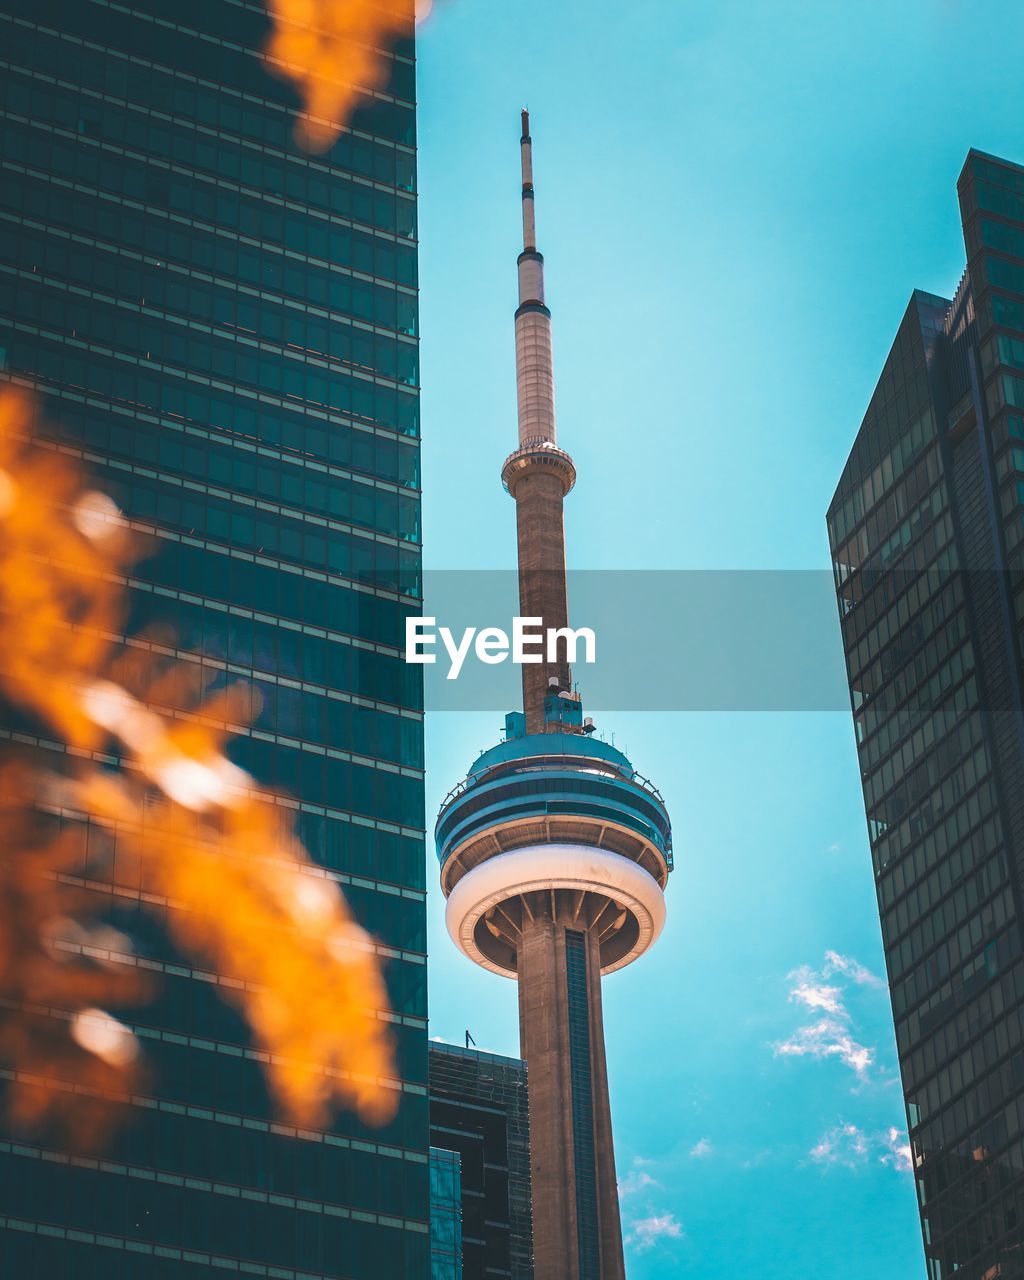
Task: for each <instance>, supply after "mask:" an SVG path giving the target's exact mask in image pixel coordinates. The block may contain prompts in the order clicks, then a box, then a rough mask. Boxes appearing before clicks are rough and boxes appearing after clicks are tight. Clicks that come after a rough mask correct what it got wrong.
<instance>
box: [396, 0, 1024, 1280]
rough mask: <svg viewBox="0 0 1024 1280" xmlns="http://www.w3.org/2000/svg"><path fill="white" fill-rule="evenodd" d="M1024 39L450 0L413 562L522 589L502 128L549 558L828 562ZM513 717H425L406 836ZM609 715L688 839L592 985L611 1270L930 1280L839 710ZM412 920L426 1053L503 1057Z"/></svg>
mask: <svg viewBox="0 0 1024 1280" xmlns="http://www.w3.org/2000/svg"><path fill="white" fill-rule="evenodd" d="M1022 43H1024V10H1022V8H1021V6H1020V5H1019V3H1015V2H1005V3H1004V0H959V2H957V0H899V2H898V3H892V0H885V3H879V2H877V0H857V2H856V3H845V4H836V3H816V4H812V3H810V2H809V0H801V2H799V3H797V2H795V0H789V2H786V0H700V2H699V3H698V2H696V0H693V2H687V0H673V2H670V0H633V2H632V3H630V4H627V5H623V6H621V7H620V6H616V5H613V4H612V3H610V0H600V3H596V4H587V3H582V0H560V3H557V4H555V3H551V0H548V2H547V3H541V0H518V2H517V3H516V4H508V3H507V2H505V0H502V2H499V0H438V3H437V5H436V7H435V11H434V14H433V15H432V17H431V18H430V19H429V20H428V21H427V22H426V23H425V24H424V26H423V27H422V28H421V42H420V87H419V96H420V104H421V124H420V147H421V151H420V187H421V192H422V201H421V219H420V230H421V242H422V244H421V248H422V256H421V284H422V290H423V293H422V330H423V351H422V356H423V359H422V365H423V380H424V392H423V410H424V413H423V417H424V429H423V434H424V494H425V499H424V506H425V512H424V525H425V548H426V559H427V565H428V567H431V568H445V569H453V568H473V569H485V568H493V567H500V568H508V567H510V566H511V565H512V564H513V563H514V553H515V545H514V511H513V507H512V504H511V503H510V502H509V500H508V499H507V498H506V497H505V496H504V495H503V493H502V491H501V487H500V484H499V481H498V470H499V467H500V464H501V461H502V459H503V458H504V457H505V455H506V453H507V452H508V451H509V450H510V449H511V448H512V447H513V442H514V439H515V385H514V361H513V336H512V313H513V310H514V306H515V256H516V252H517V249H518V240H517V236H518V222H517V219H518V204H517V200H518V174H517V169H516V166H517V163H518V147H517V136H518V134H517V125H518V116H517V112H518V109H519V107H520V106H522V105H524V104H528V105H529V106H530V108H531V111H532V113H533V134H534V139H535V159H536V177H537V200H538V224H539V236H540V246H541V248H542V250H543V251H544V253H545V256H546V258H547V264H548V298H549V302H550V304H551V306H552V309H553V313H554V326H555V361H556V378H557V395H558V414H559V432H560V441H561V443H562V444H564V446H565V447H566V448H568V449H569V450H570V451H571V452H572V454H573V456H574V458H575V460H576V463H577V466H578V469H579V476H580V479H579V484H578V486H577V489H576V491H575V492H574V493H573V495H572V496H571V498H570V499H569V501H568V504H567V510H566V518H567V535H568V554H569V559H570V562H571V564H572V565H573V566H574V567H576V568H581V569H583V568H587V569H599V568H643V569H660V568H672V569H678V568H686V569H689V568H742V569H752V568H773V569H794V568H796V569H809V568H823V567H826V566H827V563H828V553H827V542H826V536H825V528H824V518H823V516H824V511H825V508H826V506H827V504H828V501H829V499H830V497H831V494H832V491H833V489H834V486H835V483H836V480H837V478H838V475H839V472H840V469H841V467H842V464H843V462H844V460H845V458H846V455H847V452H848V450H849V447H850V444H851V442H852V440H853V437H854V434H855V432H856V429H857V426H858V424H859V421H860V417H861V415H862V413H863V410H864V408H865V406H866V404H867V401H868V398H869V395H870V393H871V390H872V388H873V385H874V380H875V377H876V376H877V373H878V371H879V369H880V367H881V364H882V361H883V359H884V357H885V354H886V352H887V350H888V346H889V343H890V342H891V339H892V336H893V334H894V333H895V329H896V326H897V323H898V321H899V319H900V316H901V314H902V312H903V309H904V307H905V306H906V303H907V300H908V297H909V295H910V292H911V290H912V289H913V288H914V287H920V288H924V289H927V290H930V291H933V292H937V293H942V294H946V295H947V296H950V295H951V293H952V291H953V290H954V289H955V287H956V283H957V280H958V279H959V276H960V273H961V271H962V269H963V260H964V259H963V245H962V242H961V239H960V233H959V221H958V214H957V205H956V194H955V183H956V178H957V175H958V173H959V171H960V167H961V165H962V163H963V159H964V156H965V155H966V152H967V149H968V148H969V147H970V146H976V147H978V148H980V149H982V150H986V151H991V152H995V153H997V154H1002V155H1006V156H1008V157H1010V158H1012V159H1017V160H1022V159H1024V143H1022V142H1021V141H1020V138H1019V133H1020V128H1019V125H1020V120H1021V119H1022V118H1024V80H1022V79H1021V77H1020V72H1019V60H1018V59H1015V58H1013V57H1004V56H1001V51H1002V50H1004V49H1012V48H1019V47H1021V45H1022ZM752 632H756V627H755V625H754V620H752ZM836 643H837V644H838V629H837V632H836ZM679 660H680V661H685V653H680V655H679ZM583 692H584V696H585V693H586V689H585V685H584V688H583ZM499 721H500V718H499V717H498V716H496V715H458V716H456V715H452V714H444V713H433V714H431V715H430V716H429V717H428V724H427V734H428V756H427V763H428V791H427V799H428V813H430V814H433V813H434V812H435V811H436V807H437V803H438V802H439V800H440V798H441V796H442V795H443V794H444V792H445V791H446V790H447V789H448V787H449V786H451V785H452V784H453V783H454V782H455V781H457V780H458V779H459V778H460V777H461V776H462V775H463V774H464V773H465V771H466V767H467V766H468V764H469V763H470V761H471V759H472V757H473V756H474V755H475V753H476V751H477V750H478V749H479V748H481V747H483V746H486V745H489V744H490V743H491V742H493V741H495V740H496V739H497V736H498V729H499ZM600 727H601V728H602V729H606V730H608V731H613V732H615V733H616V736H617V741H618V742H619V744H620V745H625V746H627V748H628V750H629V751H630V753H631V755H632V757H633V759H634V762H635V763H636V764H637V765H638V767H639V768H640V769H641V771H642V772H644V773H646V774H648V775H649V776H651V777H652V778H654V779H655V781H657V782H658V784H659V785H660V786H661V788H662V790H663V791H664V793H665V796H666V799H667V801H668V803H669V806H670V810H671V812H672V815H673V820H674V824H675V836H676V839H675V844H676V866H677V870H676V872H675V874H674V876H673V879H672V883H671V885H670V891H669V922H668V925H667V927H666V930H665V933H664V935H663V937H662V939H661V941H660V943H659V945H658V946H657V947H656V948H655V949H654V950H653V951H652V952H651V953H650V954H649V955H647V956H645V957H644V958H643V959H642V960H641V961H639V962H638V963H637V964H635V965H633V966H632V967H631V968H629V969H627V970H625V971H624V972H622V973H620V974H617V975H614V976H613V977H612V978H611V979H610V980H608V981H607V982H606V983H605V1006H606V1016H605V1023H606V1029H607V1034H608V1061H609V1070H610V1075H611V1087H612V1106H613V1115H614V1121H615V1127H616V1135H617V1139H616V1140H617V1156H618V1162H619V1171H620V1179H621V1180H622V1182H623V1188H624V1195H623V1199H622V1207H623V1215H624V1222H625V1229H626V1232H627V1242H628V1244H627V1247H628V1269H629V1274H630V1277H631V1280H654V1278H655V1277H657V1278H659V1280H660V1278H661V1277H669V1276H678V1275H693V1276H700V1277H701V1280H718V1278H719V1277H721V1278H722V1280H725V1278H726V1277H728V1278H729V1280H732V1278H733V1277H735V1276H737V1275H757V1276H758V1277H759V1280H775V1278H778V1280H783V1278H785V1280H790V1278H791V1277H793V1276H795V1275H800V1274H813V1275H815V1276H820V1277H823V1278H824V1280H830V1278H831V1277H833V1276H836V1277H838V1276H840V1275H842V1276H847V1275H849V1274H852V1273H857V1274H862V1275H870V1276H871V1277H872V1278H873V1280H907V1277H912V1276H917V1275H920V1276H922V1277H923V1275H924V1265H923V1261H922V1255H921V1246H920V1240H919V1234H918V1225H917V1216H916V1210H915V1197H914V1190H913V1183H912V1179H911V1177H910V1175H909V1174H908V1173H906V1172H905V1171H904V1170H903V1169H901V1167H900V1165H901V1163H902V1161H901V1158H900V1156H899V1154H898V1152H896V1151H894V1150H893V1145H894V1144H893V1143H892V1142H891V1140H890V1134H889V1131H890V1129H892V1128H893V1127H896V1128H897V1129H899V1128H900V1127H901V1126H902V1125H903V1123H904V1116H903V1110H902V1103H901V1097H900V1089H899V1085H898V1083H897V1080H896V1066H895V1048H894V1045H893V1041H892V1029H891V1020H890V1017H889V1009H888V998H887V995H886V992H885V990H884V988H883V987H881V986H880V985H879V983H878V981H877V978H876V977H875V978H873V976H872V975H875V976H877V975H878V974H880V973H881V972H882V956H881V945H880V937H879V928H878V917H877V912H876V909H875V904H874V892H873V887H872V883H871V873H870V861H869V856H868V848H867V837H866V830H865V823H864V815H863V809H862V806H861V797H860V791H859V785H858V778H857V765H856V757H855V753H854V744H853V733H852V728H851V724H850V718H849V716H848V715H847V714H838V713H819V714H804V715H796V714H791V715H782V714H776V715H769V714H763V713H762V714H754V713H750V714H742V713H730V714H719V715H711V714H699V715H698V714H684V713H672V714H668V713H666V714H660V715H659V714H651V713H647V714H628V713H618V714H616V715H614V716H607V717H604V718H603V719H602V723H601V726H600ZM432 888H433V885H432ZM430 911H431V937H430V950H431V964H432V985H431V1017H432V1034H434V1035H439V1036H442V1037H444V1038H447V1039H456V1040H457V1039H459V1038H461V1036H462V1033H463V1030H464V1028H466V1027H469V1028H471V1029H472V1031H473V1034H474V1036H475V1038H476V1040H477V1041H478V1043H479V1044H480V1045H481V1046H485V1047H489V1048H492V1049H494V1050H497V1051H499V1052H508V1053H514V1052H516V1050H517V1045H518V1030H517V1021H516V1005H515V989H514V987H513V985H512V984H511V983H507V982H503V981H502V980H501V979H499V978H496V977H493V976H491V975H489V974H486V973H483V972H481V971H478V970H476V969H474V968H473V967H472V966H471V965H470V964H469V962H468V961H466V960H464V959H463V958H462V957H461V956H459V955H457V954H456V953H455V951H454V948H453V947H452V945H451V944H450V942H449V940H448V938H447V935H446V933H445V932H444V926H443V920H442V902H441V898H440V894H439V892H436V891H435V893H434V896H433V899H432V901H431V904H430ZM829 953H832V957H833V958H831V959H828V958H827V957H828V955H829ZM854 962H855V963H854ZM858 966H861V967H862V968H859V967H858ZM895 1145H897V1146H898V1143H897V1144H895Z"/></svg>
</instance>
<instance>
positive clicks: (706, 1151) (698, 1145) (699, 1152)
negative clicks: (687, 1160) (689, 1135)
mask: <svg viewBox="0 0 1024 1280" xmlns="http://www.w3.org/2000/svg"><path fill="white" fill-rule="evenodd" d="M713 1150H714V1147H712V1145H711V1139H710V1138H701V1139H700V1141H699V1142H695V1143H694V1144H693V1146H692V1147H691V1148H690V1157H691V1159H693V1160H706V1159H707V1157H708V1156H709V1155H711V1153H712V1151H713Z"/></svg>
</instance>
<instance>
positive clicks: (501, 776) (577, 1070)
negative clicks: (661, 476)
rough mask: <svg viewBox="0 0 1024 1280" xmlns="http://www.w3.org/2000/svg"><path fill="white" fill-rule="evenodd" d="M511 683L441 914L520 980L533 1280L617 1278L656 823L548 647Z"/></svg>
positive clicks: (444, 819) (531, 360) (473, 787)
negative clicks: (625, 1000)
mask: <svg viewBox="0 0 1024 1280" xmlns="http://www.w3.org/2000/svg"><path fill="white" fill-rule="evenodd" d="M521 151H522V175H523V189H522V208H523V251H522V253H521V254H520V255H519V260H518V268H519V307H518V309H517V311H516V315H515V334H516V374H517V389H518V408H519V444H518V447H517V448H516V449H515V450H514V451H513V452H512V453H511V454H510V455H509V457H508V458H507V459H506V461H505V463H504V466H503V467H502V472H501V478H502V483H503V484H504V486H505V488H506V490H507V491H508V493H509V494H510V495H511V497H512V498H513V499H514V500H515V504H516V523H517V532H518V558H519V612H520V614H521V615H522V616H523V617H524V618H529V619H540V620H541V621H542V623H543V628H544V630H545V631H546V632H548V633H550V632H553V631H558V630H561V629H568V610H567V603H566V580H565V540H564V532H563V523H562V508H563V501H564V499H565V497H566V495H567V494H568V493H569V492H570V491H571V489H572V488H573V486H574V485H575V483H576V468H575V466H574V465H573V461H572V458H571V457H570V456H569V454H568V453H566V452H565V450H564V449H562V448H560V447H559V445H558V442H557V438H556V430H555V399H554V373H553V362H552V351H551V312H550V311H549V310H548V307H547V304H546V302H545V300H544V258H543V256H542V255H541V254H540V253H539V252H538V249H537V234H536V217H535V209H534V186H533V143H532V139H531V136H530V119H529V115H528V113H527V112H525V111H524V112H523V130H522V139H521ZM522 684H523V709H522V711H521V712H518V711H515V712H512V713H510V714H509V715H508V716H507V717H506V733H505V740H504V741H503V742H501V743H499V744H498V745H497V746H494V747H492V748H490V749H489V750H488V751H485V752H483V754H482V755H481V756H480V757H479V758H478V759H477V760H476V761H475V762H474V764H473V766H472V768H471V770H470V772H469V775H468V776H467V777H466V778H465V779H464V780H463V781H462V782H460V783H459V784H458V785H457V786H456V787H454V788H453V789H452V791H451V792H449V794H448V796H447V797H446V798H445V800H444V802H443V804H442V805H441V810H440V813H439V814H438V818H437V825H436V828H435V837H436V843H437V854H438V859H439V862H440V871H441V887H442V889H443V891H444V894H445V896H446V898H447V906H446V915H445V918H446V923H447V927H448V931H449V933H450V934H451V937H452V939H453V941H454V942H455V945H456V946H457V947H458V948H459V949H460V950H461V951H462V952H463V954H465V955H467V956H468V957H469V958H470V959H471V960H473V961H474V962H475V963H476V964H479V965H481V966H482V967H483V968H485V969H490V970H491V971H492V972H494V973H498V974H502V975H504V976H506V977H510V978H515V979H516V980H517V982H518V984H519V1032H520V1043H521V1050H522V1056H523V1057H524V1058H525V1059H526V1062H527V1067H528V1071H529V1111H530V1162H531V1177H532V1186H533V1206H534V1210H533V1213H534V1224H533V1229H534V1274H535V1276H536V1280H623V1278H624V1275H625V1271H624V1266H623V1255H622V1229H621V1224H620V1220H619V1205H618V1193H617V1187H616V1180H615V1155H614V1149H613V1142H612V1127H611V1112H610V1107H609V1102H608V1076H607V1068H606V1064H605V1051H604V1027H603V1017H602V1010H601V977H602V975H603V974H606V973H611V972H613V971H614V970H616V969H621V968H624V967H625V966H626V965H628V964H631V963H632V961H634V960H636V959H637V958H638V957H639V956H641V955H643V953H644V952H645V951H646V950H647V949H648V948H649V947H650V946H651V945H652V944H653V943H654V942H655V941H656V940H657V938H658V935H659V934H660V932H661V929H662V926H663V925H664V922H665V901H664V891H665V887H666V885H667V882H668V877H669V874H670V872H671V871H672V865H673V864H672V828H671V823H670V821H669V816H668V812H667V810H666V807H665V802H664V800H663V799H662V797H661V794H660V792H658V790H657V789H656V788H655V787H654V786H652V784H651V783H649V782H648V781H647V780H646V779H644V778H642V777H640V775H639V774H638V773H637V772H636V770H635V769H634V768H633V766H632V764H631V763H630V761H629V760H628V759H627V757H626V756H625V755H624V754H623V753H622V752H621V751H618V750H616V748H614V747H612V746H610V745H608V744H607V743H605V742H602V741H600V740H598V739H595V738H594V737H592V736H591V735H592V733H593V730H594V724H593V721H592V720H591V719H590V718H589V717H584V715H583V703H582V700H581V698H580V697H579V695H578V694H577V693H575V692H573V681H572V672H571V669H570V660H569V657H568V654H567V652H566V649H565V647H564V646H561V647H559V646H555V647H553V648H551V649H548V648H544V649H543V650H542V651H541V660H540V661H536V660H534V661H532V662H528V663H525V664H524V665H523V666H522Z"/></svg>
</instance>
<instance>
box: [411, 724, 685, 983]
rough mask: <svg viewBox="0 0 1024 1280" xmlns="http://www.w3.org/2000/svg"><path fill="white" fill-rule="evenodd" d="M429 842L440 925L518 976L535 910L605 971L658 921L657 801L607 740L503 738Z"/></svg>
mask: <svg viewBox="0 0 1024 1280" xmlns="http://www.w3.org/2000/svg"><path fill="white" fill-rule="evenodd" d="M516 719H517V717H516V716H514V715H513V716H510V717H509V720H510V721H513V722H514V721H515V720H516ZM435 838H436V842H437V856H438V860H439V861H440V863H441V887H442V889H443V890H444V893H445V896H446V897H447V899H448V904H447V908H446V911H445V920H446V923H447V926H448V932H449V933H450V934H451V937H452V941H453V942H454V943H455V945H456V946H457V947H458V948H459V950H460V951H462V952H463V954H464V955H467V956H468V957H469V958H470V959H471V960H473V961H475V962H476V963H477V964H479V965H481V966H482V967H483V968H485V969H490V970H491V971H492V972H493V973H499V974H502V975H503V976H505V977H510V978H514V977H516V976H517V974H518V971H519V961H518V949H519V945H520V941H521V939H522V935H523V929H524V925H525V924H527V923H529V922H530V921H532V920H534V919H536V918H538V917H539V916H540V915H542V914H546V913H550V914H551V915H552V916H553V917H555V918H567V919H569V920H570V921H571V922H573V923H575V924H576V926H577V927H582V928H583V929H585V930H586V931H587V932H588V933H593V934H594V935H595V938H596V941H597V950H598V954H599V960H600V971H601V973H602V974H605V973H611V972H613V971H614V970H616V969H621V968H624V967H625V966H626V965H628V964H630V963H631V962H632V961H633V960H635V959H636V958H637V957H638V956H641V955H643V953H644V952H645V951H646V950H647V949H648V947H650V946H651V945H652V944H653V943H654V942H655V941H656V940H657V937H658V935H659V934H660V933H661V929H662V926H663V925H664V923H665V902H664V890H665V886H666V883H667V881H668V875H669V872H670V871H671V870H672V829H671V824H670V822H669V817H668V812H667V810H666V808H665V802H664V800H663V799H662V797H661V793H660V792H659V791H658V790H657V788H656V787H654V786H653V785H652V784H651V783H650V782H648V781H647V779H645V778H642V777H641V776H640V775H639V774H638V773H637V772H636V770H635V769H634V768H633V766H632V765H631V764H630V762H629V760H628V759H627V758H626V756H625V755H623V753H622V752H621V751H618V750H616V748H615V747H612V746H609V745H608V744H607V743H604V742H601V741H598V740H594V739H593V738H590V737H586V736H584V735H582V734H572V733H540V734H530V735H524V736H522V737H511V736H510V737H509V738H507V739H506V741H505V742H502V743H500V744H499V745H498V746H496V747H492V748H491V749H490V750H489V751H485V752H483V753H482V754H481V755H480V756H479V757H478V759H477V760H476V761H475V763H474V764H473V766H472V769H471V770H470V773H469V776H468V777H467V778H466V779H465V780H464V781H463V782H461V783H459V785H458V786H457V787H455V788H453V790H452V791H451V792H449V794H448V795H447V796H446V797H445V800H444V802H443V804H442V806H441V811H440V814H439V815H438V819H437V826H436V829H435ZM545 899H547V901H546V902H545Z"/></svg>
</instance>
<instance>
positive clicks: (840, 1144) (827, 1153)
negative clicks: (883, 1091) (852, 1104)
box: [808, 1124, 869, 1169]
mask: <svg viewBox="0 0 1024 1280" xmlns="http://www.w3.org/2000/svg"><path fill="white" fill-rule="evenodd" d="M868 1154H869V1144H868V1139H867V1135H866V1134H865V1133H864V1132H863V1130H861V1129H858V1128H857V1126H856V1125H855V1124H837V1125H836V1126H835V1127H834V1128H832V1129H829V1130H828V1131H827V1132H826V1133H823V1134H822V1135H821V1138H820V1139H819V1140H818V1142H817V1144H816V1145H815V1146H813V1147H812V1148H811V1150H810V1151H809V1152H808V1155H809V1156H810V1157H811V1159H812V1160H813V1161H814V1162H815V1164H824V1165H836V1164H842V1165H846V1166H847V1167H848V1168H851V1169H853V1168H856V1166H857V1165H859V1164H863V1163H864V1162H865V1161H866V1160H867V1158H868Z"/></svg>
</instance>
